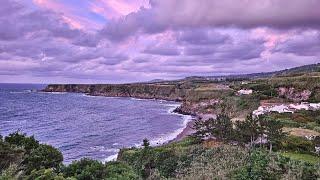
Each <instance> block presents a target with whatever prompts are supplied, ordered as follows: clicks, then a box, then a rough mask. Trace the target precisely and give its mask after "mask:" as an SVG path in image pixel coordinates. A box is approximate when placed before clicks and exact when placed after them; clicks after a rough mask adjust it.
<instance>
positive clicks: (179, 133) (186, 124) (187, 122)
mask: <svg viewBox="0 0 320 180" xmlns="http://www.w3.org/2000/svg"><path fill="white" fill-rule="evenodd" d="M39 92H42V93H51V94H65V93H69V92H44V91H39ZM77 94H83V96H87V97H105V98H130V99H132V100H137V101H141V100H152V101H159V102H160V103H161V102H167V103H169V104H168V106H170V107H172V108H170V109H169V110H168V111H167V113H168V114H172V115H177V116H180V117H181V118H182V121H183V122H182V123H183V126H182V127H181V128H179V129H176V130H175V131H173V132H169V133H167V134H165V135H164V136H163V137H161V136H160V137H159V138H155V139H153V140H152V139H150V144H151V146H154V147H155V146H162V145H165V144H170V143H173V142H178V141H181V140H183V139H184V138H186V137H188V136H189V135H191V134H192V133H193V132H194V130H193V129H192V126H193V124H194V121H195V119H196V116H193V115H186V114H182V113H179V112H176V111H175V110H176V109H178V108H180V107H181V105H182V103H181V101H175V100H167V99H160V98H141V97H131V96H130V97H124V96H103V95H92V94H89V93H77ZM170 103H178V104H170ZM170 136H171V137H170ZM161 141H162V142H161ZM139 146H140V145H136V147H139ZM120 149H121V148H120ZM120 149H119V150H120ZM118 154H119V153H116V154H112V155H110V156H108V157H106V158H105V159H103V160H101V161H102V162H103V163H106V162H110V161H115V160H116V159H117V157H118Z"/></svg>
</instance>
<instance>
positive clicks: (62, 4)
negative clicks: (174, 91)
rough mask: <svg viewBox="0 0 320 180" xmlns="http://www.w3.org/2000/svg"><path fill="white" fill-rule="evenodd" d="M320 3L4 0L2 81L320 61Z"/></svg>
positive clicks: (214, 71)
mask: <svg viewBox="0 0 320 180" xmlns="http://www.w3.org/2000/svg"><path fill="white" fill-rule="evenodd" d="M319 9H320V0H259V1H258V0H223V1H222V0H1V5H0V82H19V83H123V82H136V81H147V80H152V79H177V78H182V77H185V76H193V75H225V74H238V73H252V72H261V71H264V72H265V71H274V70H280V69H285V68H290V67H295V66H300V65H304V64H311V63H318V62H320V10H319Z"/></svg>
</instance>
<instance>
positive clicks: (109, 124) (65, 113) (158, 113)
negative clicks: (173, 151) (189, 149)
mask: <svg viewBox="0 0 320 180" xmlns="http://www.w3.org/2000/svg"><path fill="white" fill-rule="evenodd" d="M44 87H45V85H35V84H0V134H1V135H2V136H5V135H8V134H9V133H12V132H15V131H17V130H19V131H21V132H24V133H26V134H27V135H34V136H35V138H36V139H38V140H39V141H40V142H41V143H46V144H50V145H53V146H54V147H56V148H58V149H59V150H61V151H62V153H63V155H64V162H65V163H70V162H71V161H73V160H79V159H81V158H84V157H89V158H93V159H97V160H100V161H108V160H111V159H113V158H115V157H116V154H117V152H118V151H119V149H120V148H122V147H132V146H139V145H140V144H141V142H142V140H143V139H144V138H148V139H149V140H150V141H151V144H152V145H157V144H162V143H165V142H167V141H169V140H172V139H173V138H175V136H177V135H178V134H179V132H181V131H182V129H183V128H184V127H185V126H186V123H187V121H188V120H189V118H190V117H188V116H183V115H179V114H175V113H172V110H173V109H174V108H175V107H177V106H179V104H178V103H175V102H168V101H160V100H141V99H134V98H118V97H98V96H88V95H85V94H77V93H44V92H37V91H36V90H40V89H43V88H44Z"/></svg>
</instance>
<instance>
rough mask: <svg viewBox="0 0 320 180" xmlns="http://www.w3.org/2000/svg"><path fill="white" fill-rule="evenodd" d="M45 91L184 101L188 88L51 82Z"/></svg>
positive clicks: (158, 85)
mask: <svg viewBox="0 0 320 180" xmlns="http://www.w3.org/2000/svg"><path fill="white" fill-rule="evenodd" d="M43 91H44V92H73V93H86V94H88V95H92V96H108V97H134V98H142V99H163V100H172V101H182V100H183V99H184V97H185V96H186V93H187V91H188V89H185V88H182V87H180V86H179V85H177V84H152V83H150V84H148V83H145V84H142V83H140V84H139V83H136V84H96V85H91V84H90V85H89V84H50V85H48V86H47V87H46V88H45V89H44V90H43Z"/></svg>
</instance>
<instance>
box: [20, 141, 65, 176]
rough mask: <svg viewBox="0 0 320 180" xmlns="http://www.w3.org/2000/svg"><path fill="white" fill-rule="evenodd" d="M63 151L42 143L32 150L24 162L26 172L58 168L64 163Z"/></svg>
mask: <svg viewBox="0 0 320 180" xmlns="http://www.w3.org/2000/svg"><path fill="white" fill-rule="evenodd" d="M62 161H63V156H62V153H61V152H60V151H59V150H57V149H56V148H54V147H52V146H50V145H46V144H40V145H39V147H37V148H36V149H34V150H32V151H31V153H30V155H28V156H27V157H26V159H25V160H24V161H23V164H24V165H25V168H26V173H27V174H29V173H30V172H31V171H32V170H40V169H48V168H52V169H54V170H58V169H59V168H60V166H61V165H62Z"/></svg>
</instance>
